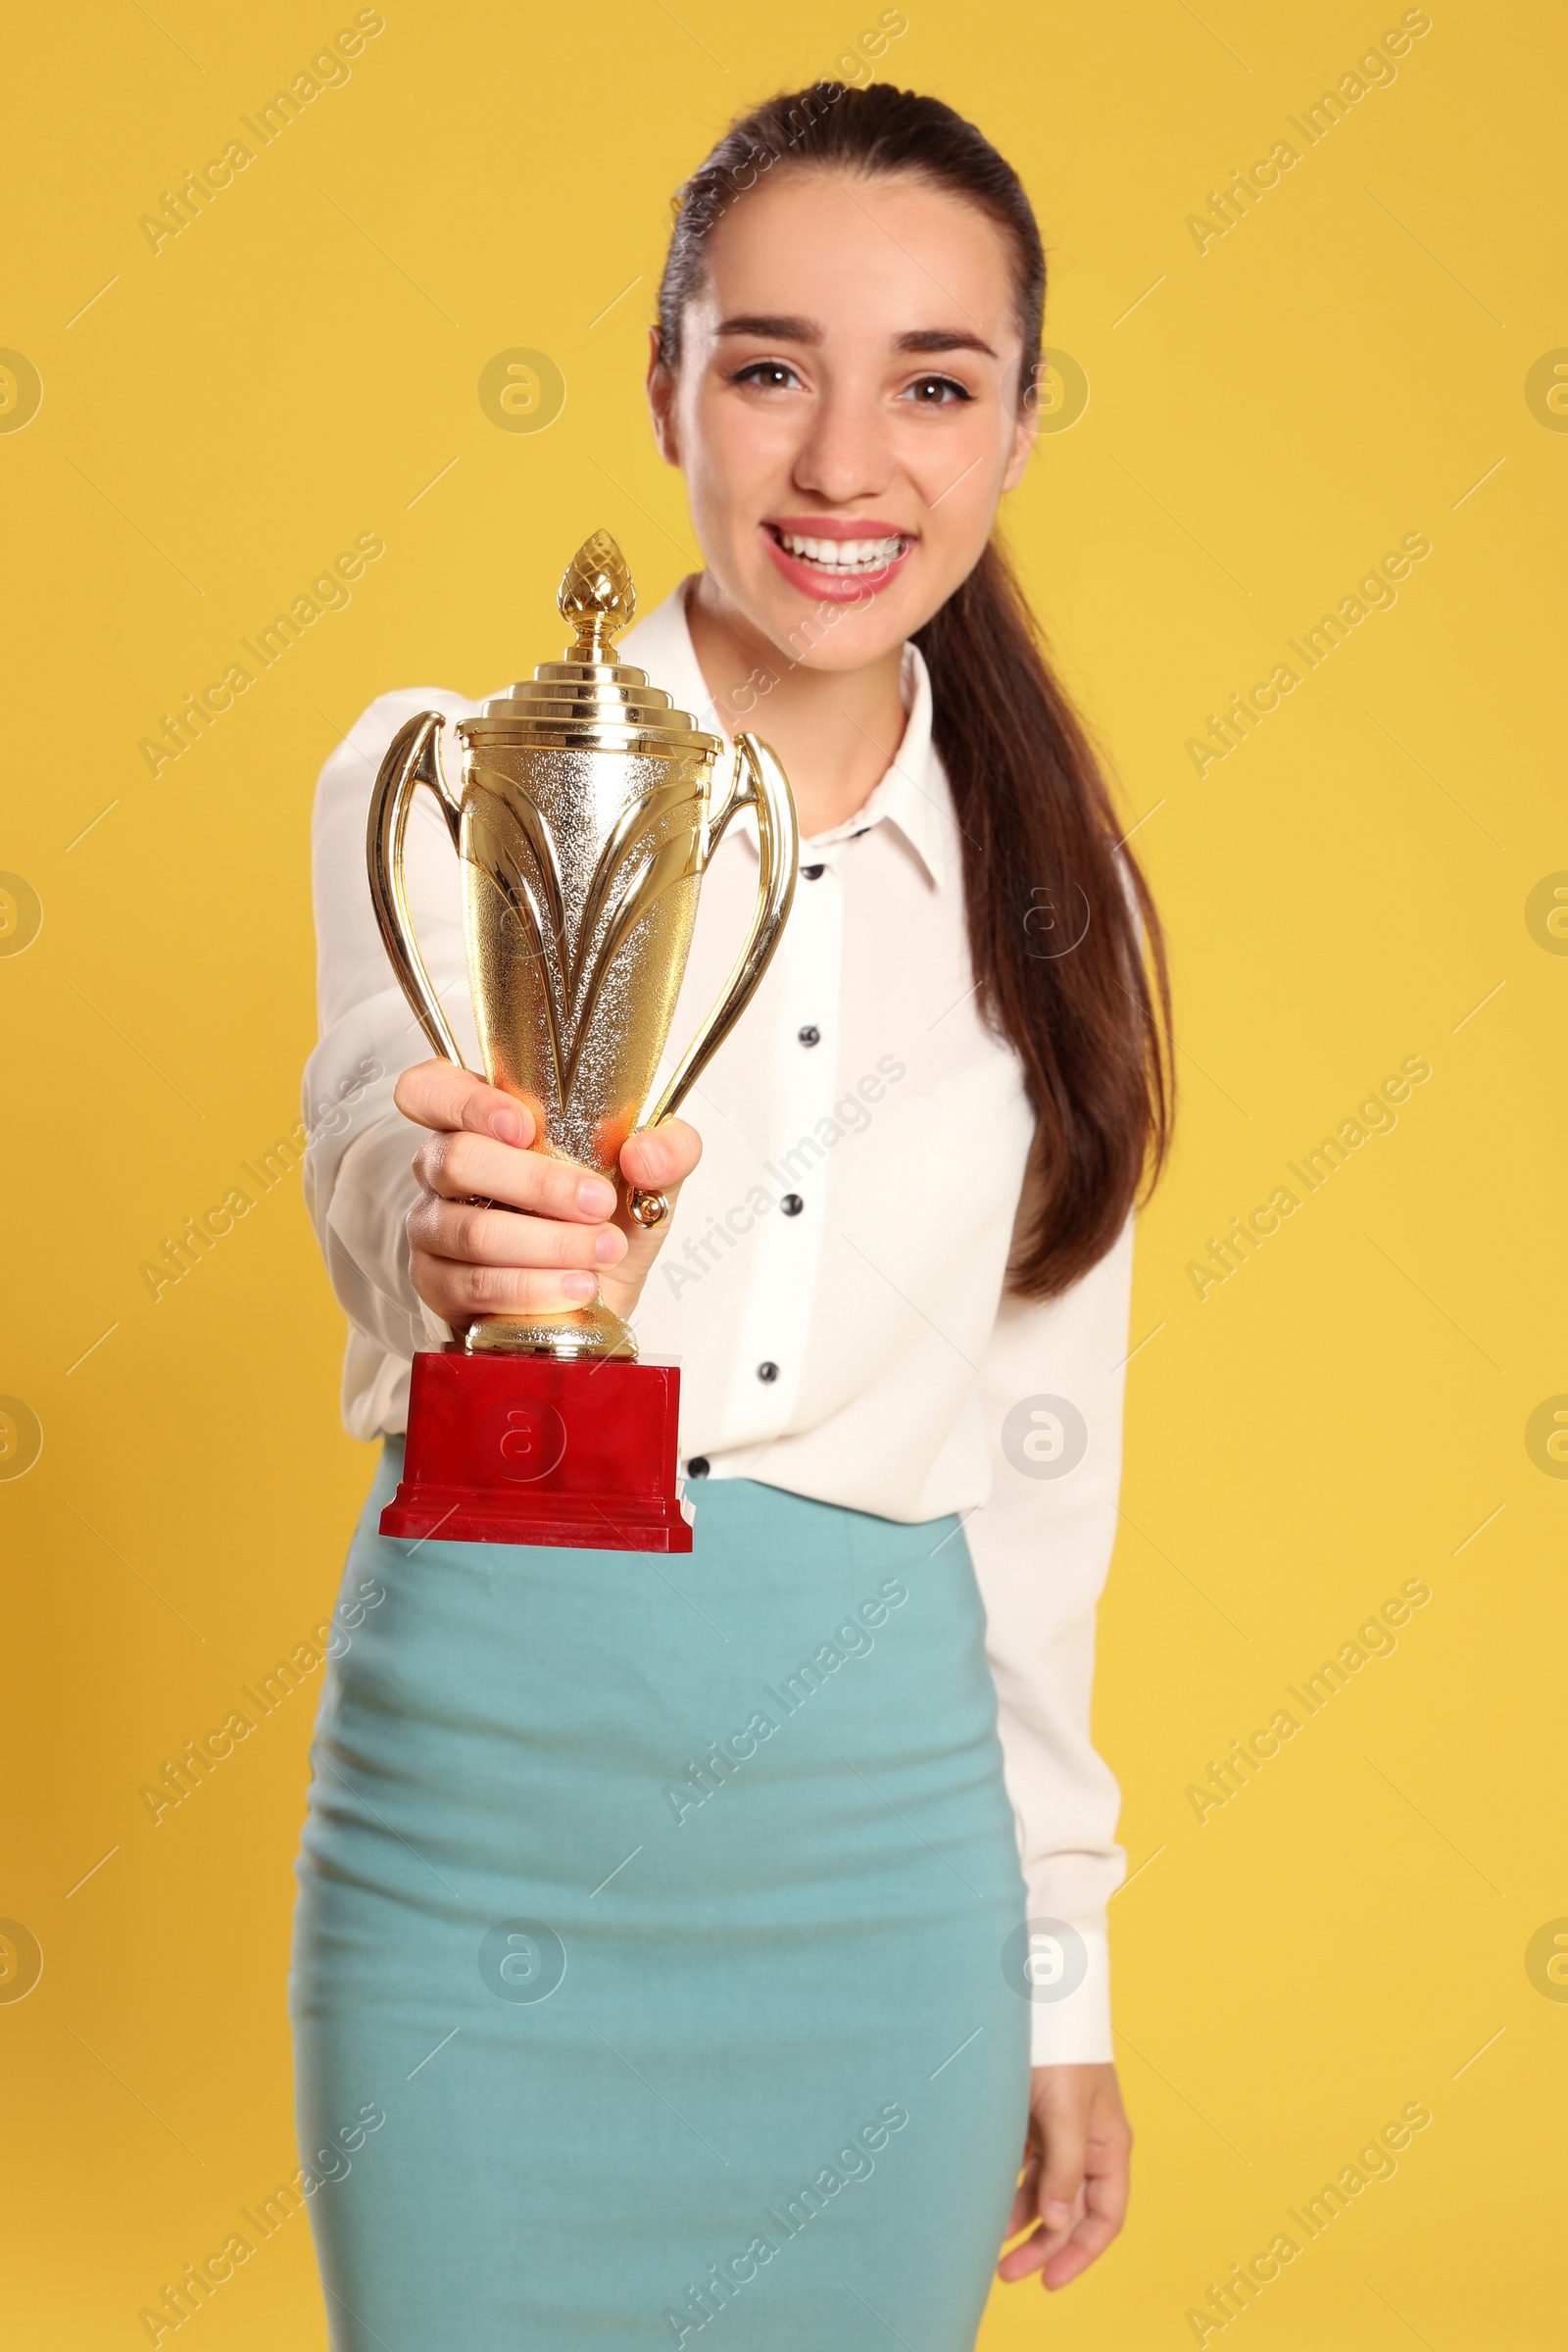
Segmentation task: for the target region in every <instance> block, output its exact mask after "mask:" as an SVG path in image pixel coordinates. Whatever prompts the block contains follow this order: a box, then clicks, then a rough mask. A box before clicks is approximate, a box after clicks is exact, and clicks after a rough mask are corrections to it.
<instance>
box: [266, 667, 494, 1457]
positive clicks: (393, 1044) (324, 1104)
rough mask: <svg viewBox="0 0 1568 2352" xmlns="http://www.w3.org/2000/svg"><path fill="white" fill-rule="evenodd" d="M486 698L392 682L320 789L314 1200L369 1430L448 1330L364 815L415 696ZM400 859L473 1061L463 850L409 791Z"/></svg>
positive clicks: (412, 1039) (415, 1047)
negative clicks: (425, 1286) (434, 1302)
mask: <svg viewBox="0 0 1568 2352" xmlns="http://www.w3.org/2000/svg"><path fill="white" fill-rule="evenodd" d="M477 707H478V706H477V705H476V704H473V703H470V702H466V701H465V700H464V699H463V698H462V697H461V696H459V695H454V694H447V693H443V692H441V691H440V690H438V689H435V688H418V687H415V688H411V689H408V690H406V691H403V692H400V693H397V694H384V695H381V696H380V697H379V698H378V699H377V700H376V701H375V702H373V703H372V704H371V705H370V707H369V709H368V711H365V712H364V713H363V715H362V716H361V717H360V718H359V719H358V720H357V721H356V723H355V725H354V726H353V728H352V729H351V730H350V732H349V734H348V735H347V736H346V737H345V738H344V740H343V742H342V743H340V744H339V745H338V747H337V749H336V750H335V751H334V752H333V753H332V755H331V757H330V758H329V759H328V760H327V761H326V764H325V766H324V767H323V768H322V770H321V774H320V779H319V783H318V785H317V788H316V805H315V810H314V814H313V818H312V826H311V850H312V866H313V876H314V896H315V907H316V950H317V1009H318V1022H319V1042H318V1044H317V1048H316V1051H315V1053H314V1054H312V1055H311V1058H310V1061H309V1062H308V1064H307V1065H306V1071H305V1089H304V1112H305V1120H306V1125H307V1128H308V1130H309V1139H310V1140H309V1143H308V1146H307V1149H306V1155H305V1199H306V1205H307V1207H308V1209H309V1211H310V1215H311V1220H312V1223H313V1224H314V1226H315V1228H316V1234H317V1239H318V1240H319V1243H320V1246H321V1251H322V1254H323V1256H324V1257H325V1259H326V1266H327V1273H328V1275H329V1277H330V1280H331V1284H332V1289H333V1291H334V1293H335V1295H336V1297H337V1299H338V1302H339V1304H340V1305H341V1306H342V1308H343V1310H344V1312H345V1314H346V1315H347V1316H348V1318H349V1325H350V1339H349V1351H348V1361H347V1363H346V1365H345V1371H344V1413H345V1419H346V1420H347V1422H348V1426H349V1429H350V1431H351V1434H352V1435H354V1436H356V1437H362V1438H368V1437H373V1436H374V1434H375V1432H376V1430H377V1429H378V1428H382V1427H393V1428H395V1427H397V1426H399V1424H400V1423H401V1420H402V1401H403V1395H404V1394H405V1393H406V1385H407V1378H408V1362H409V1359H410V1357H411V1356H412V1355H413V1352H414V1350H415V1348H418V1347H424V1346H427V1345H428V1344H429V1342H430V1340H431V1339H432V1338H435V1337H439V1336H441V1335H440V1333H439V1331H438V1330H437V1328H436V1327H435V1326H432V1325H429V1324H427V1322H426V1320H425V1317H424V1315H423V1312H422V1310H421V1307H420V1303H419V1300H418V1298H417V1294H416V1292H415V1289H414V1284H413V1281H412V1279H411V1276H410V1267H409V1243H408V1237H407V1234H406V1232H405V1219H406V1218H407V1215H408V1212H409V1210H410V1209H411V1208H412V1207H413V1206H414V1204H415V1202H416V1201H417V1199H418V1194H419V1186H418V1182H417V1179H416V1177H415V1174H414V1167H413V1161H414V1154H415V1152H416V1150H417V1148H418V1145H419V1143H420V1141H421V1135H420V1131H419V1129H418V1128H417V1126H415V1125H413V1124H411V1122H410V1121H409V1120H408V1119H406V1118H405V1117H404V1116H403V1114H402V1112H401V1111H400V1110H398V1108H397V1107H396V1105H395V1104H394V1102H393V1089H394V1088H395V1086H396V1085H397V1082H398V1079H399V1077H400V1075H401V1073H402V1072H403V1071H404V1070H405V1069H406V1068H407V1067H408V1065H409V1064H410V1063H411V1062H414V1061H418V1060H420V1059H422V1058H423V1057H424V1055H425V1054H427V1053H428V1050H429V1049H428V1048H427V1046H426V1045H425V1043H424V1041H423V1038H422V1035H421V1033H420V1031H419V1029H418V1026H417V1023H416V1022H415V1020H414V1018H413V1015H412V1014H411V1012H410V1010H409V1006H408V1004H407V1002H406V1001H405V998H404V995H403V991H402V990H401V989H400V988H399V986H398V984H397V982H396V981H395V980H394V978H393V976H392V967H391V965H390V964H389V963H388V961H387V956H386V950H385V948H384V947H383V946H382V944H381V935H380V932H379V930H378V928H377V926H376V920H375V913H374V909H373V908H372V907H371V905H370V892H369V884H368V879H367V873H366V857H365V831H366V823H367V819H368V814H369V808H370V794H371V790H372V788H373V786H374V782H375V776H376V771H377V769H378V768H379V766H380V764H381V760H382V759H383V757H384V756H385V753H386V751H387V748H388V746H389V745H390V743H391V741H392V738H393V736H394V735H395V734H396V733H397V731H398V729H399V728H400V727H401V726H402V725H403V724H404V723H405V722H406V721H407V720H408V719H410V718H412V717H414V716H415V715H416V713H417V712H418V711H443V712H444V713H445V714H446V716H447V717H448V718H449V719H456V718H463V717H466V716H467V715H469V713H471V712H472V711H475V710H476V709H477ZM405 870H406V874H407V879H408V891H409V904H410V907H411V910H412V913H413V917H414V925H415V930H416V933H417V937H418V940H419V943H420V946H421V948H422V949H423V951H424V956H425V961H426V963H427V964H428V966H429V969H430V976H431V980H432V982H433V984H434V986H435V988H436V990H437V991H438V992H439V994H440V997H441V1001H442V1004H443V1005H444V1006H445V1008H446V1013H447V1018H448V1019H449V1021H450V1022H451V1023H452V1026H453V1029H454V1031H455V1033H456V1035H457V1038H458V1041H459V1043H460V1044H461V1045H462V1047H463V1051H464V1054H465V1057H466V1058H471V1059H472V1060H473V1061H474V1062H475V1063H476V1062H477V1059H478V1054H477V1038H476V1033H475V1030H474V1023H473V1010H472V1006H471V1004H470V1002H469V997H468V984H467V965H466V956H465V950H464V940H463V901H462V891H461V886H460V881H459V874H458V861H457V859H456V858H455V857H454V856H453V852H452V843H451V840H450V837H449V836H448V833H447V830H446V826H445V823H444V822H443V820H442V818H441V817H440V815H439V813H438V812H437V810H436V809H435V806H434V803H433V802H432V801H431V800H430V797H429V795H428V794H426V793H416V795H415V797H414V807H413V810H412V812H411V815H410V820H409V831H408V839H407V851H406V860H405Z"/></svg>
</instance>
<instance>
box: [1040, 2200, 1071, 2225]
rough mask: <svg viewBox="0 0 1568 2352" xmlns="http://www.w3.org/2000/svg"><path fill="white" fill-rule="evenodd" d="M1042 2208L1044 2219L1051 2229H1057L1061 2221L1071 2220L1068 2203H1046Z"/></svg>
mask: <svg viewBox="0 0 1568 2352" xmlns="http://www.w3.org/2000/svg"><path fill="white" fill-rule="evenodd" d="M1042 2210H1043V2212H1044V2216H1045V2219H1046V2220H1047V2221H1048V2222H1049V2223H1050V2225H1051V2227H1052V2229H1060V2228H1061V2226H1062V2224H1063V2222H1070V2221H1071V2220H1072V2207H1071V2206H1070V2205H1047V2206H1045V2207H1044V2208H1043V2209H1042Z"/></svg>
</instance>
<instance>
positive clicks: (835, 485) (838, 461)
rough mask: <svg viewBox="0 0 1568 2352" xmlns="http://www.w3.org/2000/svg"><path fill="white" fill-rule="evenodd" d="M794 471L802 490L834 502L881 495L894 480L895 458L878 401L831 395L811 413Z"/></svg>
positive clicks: (847, 395) (836, 504)
mask: <svg viewBox="0 0 1568 2352" xmlns="http://www.w3.org/2000/svg"><path fill="white" fill-rule="evenodd" d="M793 471H794V477H795V481H796V485H797V487H798V488H800V489H802V490H809V491H812V492H814V493H815V495H816V496H817V497H818V498H825V499H829V500H831V502H832V503H833V504H834V505H835V506H849V505H851V504H853V502H854V501H855V500H856V499H858V498H876V497H878V496H880V494H881V493H882V492H883V491H885V490H886V489H887V487H888V484H889V482H890V480H891V479H892V474H893V460H892V453H891V450H890V448H889V445H888V437H887V430H886V426H885V424H884V421H883V419H882V417H881V416H880V415H879V413H878V409H877V404H876V402H875V401H874V400H865V399H861V398H856V397H855V396H853V395H849V394H846V393H843V392H840V393H830V394H828V395H827V396H826V397H825V398H824V399H823V400H822V401H821V403H820V404H819V406H818V407H817V408H816V410H815V411H814V413H813V415H812V417H811V422H810V427H809V431H808V432H807V435H806V438H805V439H804V441H803V442H802V444H801V448H800V451H799V453H798V454H797V457H796V460H795V466H794V468H793Z"/></svg>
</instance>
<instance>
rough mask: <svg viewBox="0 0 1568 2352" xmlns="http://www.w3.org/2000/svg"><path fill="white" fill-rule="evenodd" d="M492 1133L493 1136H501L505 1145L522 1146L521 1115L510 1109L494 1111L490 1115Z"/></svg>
mask: <svg viewBox="0 0 1568 2352" xmlns="http://www.w3.org/2000/svg"><path fill="white" fill-rule="evenodd" d="M490 1132H491V1134H492V1135H496V1136H499V1137H500V1138H501V1141H502V1142H503V1143H504V1144H520V1143H521V1141H522V1116H521V1113H520V1112H518V1111H515V1110H512V1109H510V1108H507V1109H502V1110H493V1111H492V1112H491V1113H490Z"/></svg>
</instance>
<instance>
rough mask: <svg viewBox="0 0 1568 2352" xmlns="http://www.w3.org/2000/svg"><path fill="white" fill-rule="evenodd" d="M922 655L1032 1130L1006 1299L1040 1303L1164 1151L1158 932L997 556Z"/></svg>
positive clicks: (983, 946)
mask: <svg viewBox="0 0 1568 2352" xmlns="http://www.w3.org/2000/svg"><path fill="white" fill-rule="evenodd" d="M914 642H915V644H916V645H917V646H918V647H919V648H920V651H921V653H922V654H923V656H924V657H925V662H926V667H927V669H928V670H929V671H930V675H931V707H932V721H931V733H932V740H933V742H934V744H935V746H936V749H937V752H938V755H939V756H940V758H941V760H942V765H943V768H944V770H945V771H946V774H947V779H948V789H949V791H950V793H951V794H952V796H953V807H954V813H955V815H956V818H957V822H958V828H959V831H960V833H961V835H962V839H963V880H964V899H965V904H966V907H967V913H968V926H969V959H970V963H971V965H972V967H973V970H974V975H975V980H976V982H977V984H978V985H977V989H976V995H977V999H978V1002H979V1005H980V1007H981V1010H982V1013H983V1015H984V1017H985V1018H986V1019H987V1020H988V1021H989V1023H990V1025H991V1027H992V1028H993V1029H994V1030H995V1031H996V1032H997V1034H998V1035H999V1036H1001V1037H1003V1038H1005V1040H1006V1042H1007V1043H1008V1044H1009V1045H1010V1046H1011V1047H1012V1049H1013V1052H1014V1053H1015V1054H1017V1055H1018V1058H1019V1060H1020V1061H1021V1062H1022V1063H1023V1069H1024V1082H1025V1085H1026V1087H1027V1089H1028V1095H1029V1101H1030V1103H1031V1104H1032V1105H1033V1108H1034V1112H1035V1118H1036V1122H1037V1135H1036V1182H1035V1186H1034V1189H1033V1200H1034V1201H1035V1202H1036V1203H1037V1206H1036V1211H1035V1214H1034V1216H1033V1219H1032V1222H1031V1226H1030V1229H1029V1230H1028V1231H1027V1232H1026V1233H1025V1234H1024V1235H1023V1236H1022V1237H1021V1241H1020V1246H1019V1249H1018V1250H1017V1253H1016V1254H1015V1256H1014V1260H1013V1264H1012V1267H1011V1270H1010V1275H1009V1280H1010V1285H1011V1288H1012V1289H1013V1290H1015V1291H1018V1292H1020V1293H1022V1294H1023V1295H1024V1296H1025V1297H1028V1298H1036V1299H1045V1298H1050V1297H1052V1296H1054V1294H1055V1293H1056V1292H1058V1291H1061V1290H1064V1289H1065V1288H1066V1286H1067V1285H1068V1284H1069V1283H1070V1282H1073V1281H1075V1280H1076V1278H1077V1277H1078V1276H1079V1275H1080V1274H1084V1273H1087V1271H1088V1270H1089V1268H1090V1267H1091V1266H1092V1265H1094V1264H1095V1263H1096V1262H1097V1260H1098V1259H1100V1258H1102V1257H1103V1255H1104V1254H1105V1251H1106V1250H1108V1249H1109V1248H1110V1246H1111V1244H1112V1243H1113V1242H1114V1241H1115V1239H1116V1236H1117V1234H1118V1233H1119V1232H1120V1231H1121V1228H1122V1225H1123V1222H1124V1221H1125V1219H1126V1217H1127V1214H1128V1212H1129V1210H1130V1209H1131V1208H1132V1206H1133V1202H1134V1200H1135V1198H1136V1197H1137V1194H1138V1191H1139V1185H1140V1179H1141V1178H1142V1177H1143V1176H1144V1174H1145V1172H1146V1170H1147V1172H1148V1176H1149V1181H1150V1183H1151V1184H1152V1182H1153V1179H1154V1177H1155V1176H1156V1175H1157V1173H1158V1171H1159V1168H1160V1166H1161V1164H1162V1162H1163V1160H1164V1157H1165V1152H1166V1150H1167V1147H1168V1143H1169V1135H1170V1114H1171V1083H1170V1064H1169V1054H1168V1048H1167V1045H1166V1039H1167V1038H1168V1035H1169V1023H1170V993H1169V987H1168V983H1167V979H1166V973H1165V960H1164V953H1163V943H1162V940H1161V936H1160V929H1159V919H1158V917H1157V915H1156V914H1155V912H1154V907H1153V902H1152V899H1151V897H1150V893H1149V885H1148V884H1147V882H1146V881H1145V880H1144V877H1143V874H1142V873H1141V872H1140V870H1139V867H1138V863H1137V860H1136V859H1135V858H1133V857H1132V856H1131V854H1130V853H1129V852H1128V851H1126V850H1125V849H1122V848H1118V845H1117V842H1116V825H1115V815H1114V811H1113V809H1112V807H1111V802H1110V796H1109V794H1108V792H1107V791H1106V789H1105V784H1104V780H1103V777H1102V775H1101V772H1100V769H1099V767H1098V765H1097V763H1096V760H1095V758H1094V754H1093V753H1092V752H1091V750H1090V748H1089V744H1088V742H1087V740H1086V738H1085V736H1084V732H1083V729H1082V727H1081V726H1080V725H1079V723H1078V720H1077V718H1076V717H1075V716H1074V714H1073V711H1072V709H1071V707H1070V705H1069V704H1068V702H1067V698H1066V696H1065V695H1064V693H1063V692H1062V689H1061V687H1060V686H1059V685H1058V683H1057V681H1056V679H1055V678H1054V675H1053V674H1052V671H1051V668H1050V666H1049V664H1048V663H1047V662H1046V659H1045V656H1044V653H1043V652H1042V650H1041V647H1040V643H1039V639H1038V636H1037V633H1036V630H1035V627H1034V623H1033V620H1032V617H1031V615H1030V613H1029V610H1028V607H1027V605H1026V604H1025V603H1024V599H1023V595H1022V592H1021V591H1020V589H1019V587H1018V584H1017V581H1016V580H1015V578H1014V577H1013V573H1012V571H1011V568H1010V566H1009V565H1008V564H1007V561H1006V559H1005V556H1004V555H1003V553H1002V551H1001V549H1000V548H999V547H998V546H997V545H996V544H995V542H993V544H992V545H991V546H990V547H988V548H987V549H986V551H985V554H984V555H983V556H982V557H981V559H980V561H979V563H978V564H976V565H975V567H974V569H973V571H971V572H970V574H969V576H968V578H967V579H966V580H965V581H964V582H963V583H962V585H961V587H959V588H957V589H956V591H955V593H954V594H953V595H952V596H950V597H949V599H948V601H947V603H946V604H945V605H943V606H942V607H941V608H940V610H939V611H938V612H936V613H933V615H932V617H931V618H930V619H929V620H928V621H927V622H926V624H925V627H924V628H923V629H920V630H918V631H917V632H916V635H915V640H914ZM1140 925H1141V926H1142V931H1143V936H1144V939H1145V940H1146V941H1147V942H1148V945H1149V950H1150V960H1151V962H1152V966H1153V986H1152V987H1151V983H1150V977H1149V974H1148V972H1147V971H1146V968H1145V958H1144V954H1143V952H1142V946H1141V943H1140V938H1139V930H1140Z"/></svg>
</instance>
